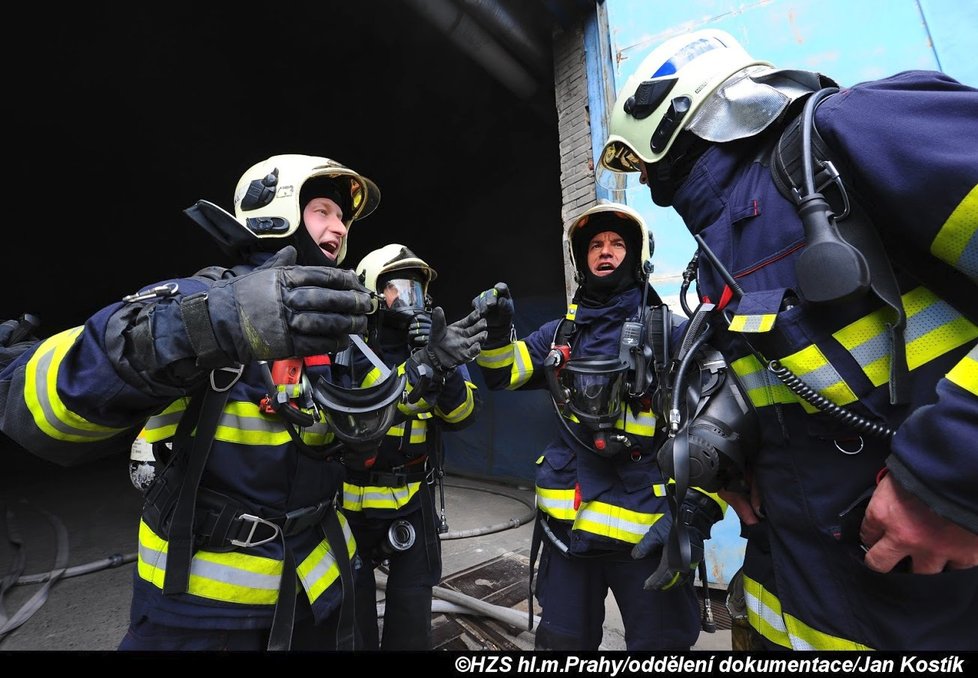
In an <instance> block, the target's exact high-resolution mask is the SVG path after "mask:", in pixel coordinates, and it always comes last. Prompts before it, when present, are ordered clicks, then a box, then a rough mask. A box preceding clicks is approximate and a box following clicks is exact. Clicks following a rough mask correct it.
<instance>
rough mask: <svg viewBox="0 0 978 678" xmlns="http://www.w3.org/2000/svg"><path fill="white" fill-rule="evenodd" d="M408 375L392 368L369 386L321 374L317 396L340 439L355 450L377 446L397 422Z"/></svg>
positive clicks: (316, 388) (315, 394)
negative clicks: (354, 385) (340, 382)
mask: <svg viewBox="0 0 978 678" xmlns="http://www.w3.org/2000/svg"><path fill="white" fill-rule="evenodd" d="M405 383H406V381H405V377H404V375H398V374H397V373H396V372H391V373H390V374H389V375H388V376H387V378H385V379H384V380H382V381H380V382H378V383H376V384H374V385H372V386H369V387H366V388H359V389H357V388H354V389H349V388H344V387H342V386H340V385H338V384H333V383H331V382H329V381H327V380H326V379H325V378H320V379H319V381H318V382H317V384H316V387H315V389H314V390H313V398H314V399H315V400H316V402H317V403H318V404H319V405H320V407H322V408H323V412H324V413H325V416H326V422H327V424H329V427H330V429H331V430H332V431H333V433H334V434H335V435H336V437H337V438H338V439H340V440H341V441H343V442H344V443H346V445H347V446H348V447H350V448H352V449H355V450H369V449H374V448H376V447H377V446H378V445H380V443H381V442H382V441H383V439H384V435H386V433H387V430H388V429H389V428H390V427H391V426H392V425H393V423H394V416H395V415H396V414H397V405H398V403H399V402H400V399H401V394H402V393H403V391H404V386H405Z"/></svg>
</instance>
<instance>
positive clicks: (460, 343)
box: [413, 306, 486, 376]
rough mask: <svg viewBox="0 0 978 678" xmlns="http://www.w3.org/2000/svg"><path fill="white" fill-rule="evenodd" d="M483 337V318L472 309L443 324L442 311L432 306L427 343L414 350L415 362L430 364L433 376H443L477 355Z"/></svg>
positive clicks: (484, 336) (484, 333)
mask: <svg viewBox="0 0 978 678" xmlns="http://www.w3.org/2000/svg"><path fill="white" fill-rule="evenodd" d="M485 340H486V321H485V319H484V318H482V317H480V315H479V313H478V312H476V311H472V312H471V313H469V314H468V315H467V316H465V317H464V318H462V319H461V320H456V321H455V322H453V323H452V324H451V325H446V324H445V311H444V309H442V307H441V306H436V307H435V308H434V310H432V312H431V335H430V337H429V338H428V344H427V345H426V346H425V347H424V348H423V349H420V350H417V351H415V352H414V354H413V356H415V357H416V358H417V359H418V360H419V361H421V362H424V363H426V364H428V365H430V366H431V367H432V368H433V369H434V371H435V374H436V375H439V376H444V375H446V374H448V372H449V371H451V370H452V369H454V368H456V367H458V366H459V365H461V364H463V363H467V362H469V361H471V360H474V359H475V357H476V356H477V355H479V350H480V349H481V345H482V342H483V341H485Z"/></svg>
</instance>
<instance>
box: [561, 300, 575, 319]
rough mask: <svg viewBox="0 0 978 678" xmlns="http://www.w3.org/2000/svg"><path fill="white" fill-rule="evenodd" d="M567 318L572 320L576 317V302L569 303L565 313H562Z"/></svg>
mask: <svg viewBox="0 0 978 678" xmlns="http://www.w3.org/2000/svg"><path fill="white" fill-rule="evenodd" d="M564 317H565V318H567V319H568V320H573V319H574V318H576V317H577V304H570V305H568V306H567V313H566V314H565V315H564Z"/></svg>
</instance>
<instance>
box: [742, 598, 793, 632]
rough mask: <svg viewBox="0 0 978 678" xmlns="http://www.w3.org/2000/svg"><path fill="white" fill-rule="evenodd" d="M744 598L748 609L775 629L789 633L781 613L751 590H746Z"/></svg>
mask: <svg viewBox="0 0 978 678" xmlns="http://www.w3.org/2000/svg"><path fill="white" fill-rule="evenodd" d="M744 600H745V601H746V603H747V609H748V610H750V611H751V612H753V613H754V614H756V615H757V616H758V617H760V618H761V619H762V620H764V622H766V623H767V624H768V625H769V626H770V627H771V628H772V629H774V630H775V631H777V632H779V633H783V634H784V635H786V636H787V635H788V629H787V628H785V625H784V620H783V619H782V618H781V615H780V614H778V613H777V612H775V611H774V610H772V609H771V608H769V607H768V606H766V605H765V604H764V603H762V602H761V600H760V598H757V597H756V596H754V594H752V593H751V592H750V591H744Z"/></svg>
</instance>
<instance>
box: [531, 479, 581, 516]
mask: <svg viewBox="0 0 978 678" xmlns="http://www.w3.org/2000/svg"><path fill="white" fill-rule="evenodd" d="M537 507H538V508H539V509H540V510H541V511H543V512H544V513H546V514H547V515H551V516H553V517H554V518H557V519H558V520H574V517H575V516H576V515H577V511H576V510H575V509H574V490H566V489H564V490H554V489H549V488H546V487H540V486H539V485H537Z"/></svg>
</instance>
